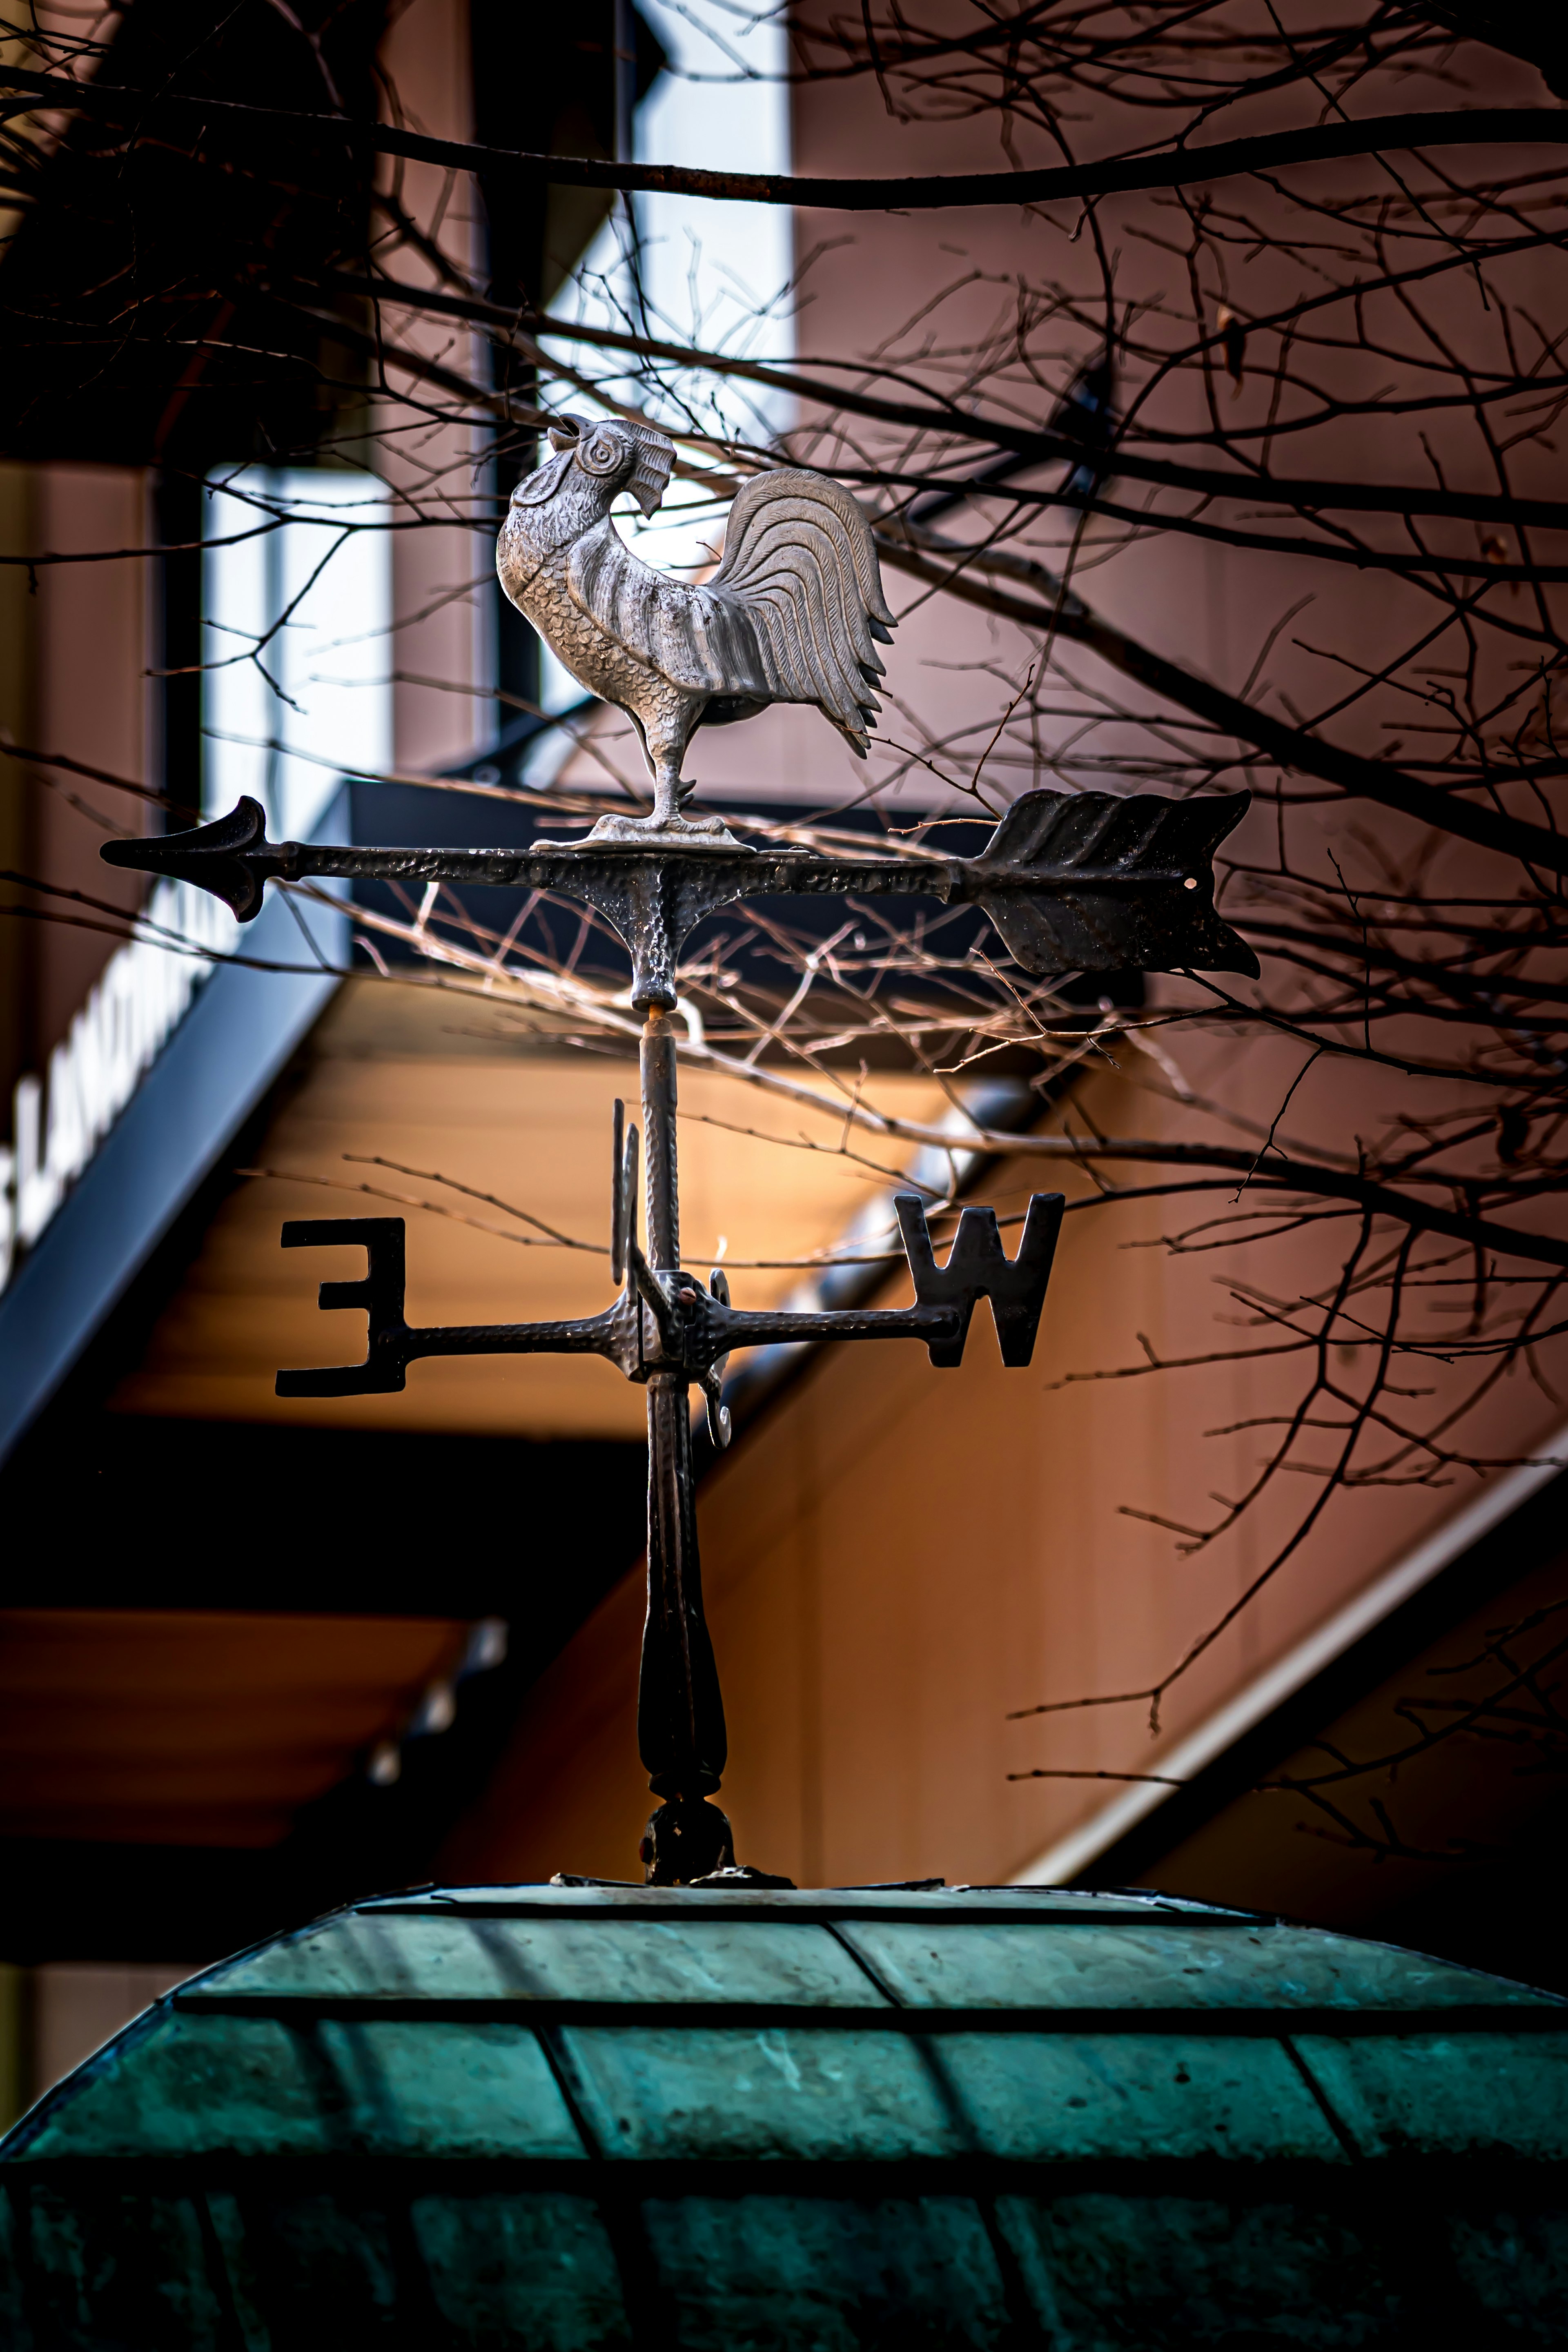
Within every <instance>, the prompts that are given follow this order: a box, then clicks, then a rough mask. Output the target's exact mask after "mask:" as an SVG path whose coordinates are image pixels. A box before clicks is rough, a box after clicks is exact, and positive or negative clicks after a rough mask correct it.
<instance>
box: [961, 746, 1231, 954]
mask: <svg viewBox="0 0 1568 2352" xmlns="http://www.w3.org/2000/svg"><path fill="white" fill-rule="evenodd" d="M1250 799H1251V794H1250V793H1224V794H1218V793H1210V794H1205V795H1202V796H1200V797H1198V798H1195V799H1193V800H1188V801H1173V800H1164V799H1163V798H1160V797H1159V796H1157V795H1156V794H1154V793H1125V794H1124V793H1052V792H1038V793H1025V794H1024V797H1023V798H1022V799H1021V800H1017V801H1015V802H1014V803H1013V805H1012V807H1011V808H1010V809H1009V810H1008V811H1007V814H1005V817H1004V818H1003V819H1002V822H1001V824H999V825H998V826H997V827H996V830H995V832H994V834H993V835H992V836H991V839H990V841H989V842H988V843H987V844H986V845H985V848H984V851H983V852H982V854H981V855H980V856H978V857H976V858H973V859H972V860H969V861H968V862H967V863H966V864H965V865H964V866H963V867H961V868H960V869H959V870H960V871H961V872H962V873H963V897H964V898H966V899H967V900H968V901H969V902H970V904H971V905H973V906H978V907H980V908H983V909H984V912H985V914H986V915H987V916H989V918H990V919H991V921H992V922H993V923H994V925H995V927H996V929H997V930H998V931H1000V933H1001V935H1002V938H1003V940H1004V941H1005V944H1006V947H1007V950H1008V953H1009V954H1010V955H1011V956H1012V957H1013V959H1014V961H1015V962H1016V963H1020V964H1022V965H1023V967H1024V970H1025V971H1032V972H1039V973H1042V974H1043V973H1047V972H1056V971H1138V970H1142V971H1242V972H1247V973H1249V974H1251V975H1253V976H1254V977H1256V975H1257V971H1258V959H1257V957H1256V956H1255V955H1254V954H1253V952H1252V950H1251V949H1250V948H1249V947H1248V946H1247V942H1246V940H1242V939H1240V938H1238V937H1237V933H1236V932H1235V931H1233V930H1232V929H1231V928H1230V926H1229V924H1228V923H1225V922H1222V921H1221V920H1220V919H1219V917H1218V916H1217V915H1216V914H1215V906H1214V873H1213V868H1212V865H1211V860H1212V858H1213V856H1214V853H1215V849H1216V848H1217V847H1218V845H1219V844H1220V843H1221V842H1222V841H1223V840H1224V839H1225V836H1226V834H1227V833H1229V832H1230V831H1231V829H1232V828H1233V826H1235V825H1237V824H1239V823H1240V821H1241V818H1242V816H1243V815H1244V814H1245V813H1246V810H1247V804H1248V803H1249V801H1250Z"/></svg>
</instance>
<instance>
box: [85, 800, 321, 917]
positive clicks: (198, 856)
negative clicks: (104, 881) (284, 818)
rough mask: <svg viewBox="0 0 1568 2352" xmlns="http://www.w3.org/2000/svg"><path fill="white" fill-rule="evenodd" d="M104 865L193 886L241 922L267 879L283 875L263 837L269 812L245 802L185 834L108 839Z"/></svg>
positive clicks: (253, 909)
mask: <svg viewBox="0 0 1568 2352" xmlns="http://www.w3.org/2000/svg"><path fill="white" fill-rule="evenodd" d="M98 854H99V856H100V857H101V858H102V860H103V862H104V864H105V865H106V866H130V867H131V869H132V872H134V873H138V874H171V875H173V876H174V879H175V880H176V881H178V882H194V883H195V886H196V887H197V889H198V890H210V891H211V892H212V895H213V897H214V898H221V899H222V900H223V901H224V903H225V905H226V907H228V908H230V909H231V910H232V912H233V913H234V914H235V915H236V916H237V918H238V919H239V920H240V921H241V922H242V923H248V922H252V921H254V919H255V918H256V917H257V916H258V915H259V914H260V912H261V901H262V898H263V895H264V892H265V887H266V883H267V878H268V875H274V874H280V873H281V872H282V871H283V860H282V857H281V855H280V853H279V850H278V849H277V847H276V846H275V845H273V844H272V843H271V842H269V841H268V838H267V814H266V811H265V810H264V809H263V808H262V806H261V804H260V803H259V802H258V801H253V800H248V799H244V800H241V801H239V802H238V803H237V805H236V806H235V807H233V808H231V809H230V811H229V813H228V814H227V815H226V816H220V817H215V818H214V819H213V821H212V823H211V824H197V825H193V826H192V827H191V828H190V830H189V831H188V832H185V833H165V834H163V835H156V834H154V835H144V836H143V837H142V839H140V840H137V841H106V842H105V843H104V845H103V846H102V848H101V849H100V851H99V853H98Z"/></svg>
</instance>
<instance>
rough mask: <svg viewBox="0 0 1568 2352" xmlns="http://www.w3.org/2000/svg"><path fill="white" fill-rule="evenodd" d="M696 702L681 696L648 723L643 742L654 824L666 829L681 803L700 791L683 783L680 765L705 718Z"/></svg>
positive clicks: (678, 811) (675, 816)
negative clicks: (651, 780) (694, 705)
mask: <svg viewBox="0 0 1568 2352" xmlns="http://www.w3.org/2000/svg"><path fill="white" fill-rule="evenodd" d="M694 699H695V698H690V697H688V696H686V695H682V696H681V697H680V699H679V703H677V704H675V705H674V706H673V707H671V708H667V709H662V710H660V711H658V713H657V715H656V716H655V717H654V718H653V719H651V720H650V721H648V722H647V732H646V735H645V738H644V740H645V742H646V744H647V762H648V765H649V767H650V768H651V769H652V770H653V822H654V824H656V825H661V826H662V825H667V824H670V823H671V822H672V821H673V820H675V819H676V818H679V815H680V812H681V807H682V803H685V802H686V801H689V799H690V798H691V795H692V793H694V792H695V791H696V790H697V787H696V785H695V784H688V783H683V782H681V776H680V769H681V762H682V761H684V759H685V757H686V747H687V745H688V744H689V742H690V740H691V738H692V736H693V734H694V733H695V732H696V728H697V721H698V719H700V717H701V714H702V704H701V703H700V702H698V703H696V707H695V708H693V707H692V703H693V701H694Z"/></svg>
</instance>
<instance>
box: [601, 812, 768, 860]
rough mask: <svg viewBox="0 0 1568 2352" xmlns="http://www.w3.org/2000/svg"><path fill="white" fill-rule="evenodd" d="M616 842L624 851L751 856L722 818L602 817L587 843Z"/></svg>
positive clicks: (748, 849)
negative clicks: (714, 851) (709, 851)
mask: <svg viewBox="0 0 1568 2352" xmlns="http://www.w3.org/2000/svg"><path fill="white" fill-rule="evenodd" d="M596 841H603V842H613V843H615V844H616V845H617V846H619V847H620V848H622V849H718V850H723V851H726V852H730V851H737V850H738V851H740V852H741V853H742V856H748V855H750V844H749V843H747V842H744V841H737V840H736V838H735V836H734V835H733V834H732V833H731V830H730V828H729V826H728V825H727V824H725V823H724V820H723V818H722V817H719V816H680V815H670V816H660V815H658V814H655V815H653V816H602V817H601V818H600V819H599V822H598V824H596V825H595V827H594V830H593V831H592V833H590V834H589V835H587V842H588V843H593V842H596Z"/></svg>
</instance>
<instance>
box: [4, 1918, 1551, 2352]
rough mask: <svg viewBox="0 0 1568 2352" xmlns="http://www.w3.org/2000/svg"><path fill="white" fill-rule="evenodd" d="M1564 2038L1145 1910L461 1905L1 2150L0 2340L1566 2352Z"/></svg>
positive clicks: (198, 2025) (141, 2345) (127, 2052)
mask: <svg viewBox="0 0 1568 2352" xmlns="http://www.w3.org/2000/svg"><path fill="white" fill-rule="evenodd" d="M1565 2157H1568V2004H1565V2003H1563V2002H1562V2001H1560V2000H1556V1999H1554V1998H1553V1997H1552V1996H1551V1995H1549V1994H1545V1993H1540V1992H1532V1991H1531V1990H1528V1989H1527V1988H1525V1987H1522V1986H1519V1985H1513V1984H1508V1983H1504V1982H1502V1981H1500V1980H1499V1979H1495V1978H1490V1977H1484V1976H1479V1975H1476V1974H1474V1973H1473V1972H1471V1971H1468V1970H1466V1969H1459V1968H1455V1967H1452V1966H1450V1965H1448V1964H1447V1963H1446V1962H1443V1961H1437V1960H1431V1959H1424V1958H1419V1957H1418V1956H1416V1955H1415V1954H1412V1953H1408V1952H1401V1951H1394V1950H1390V1949H1388V1948H1385V1947H1383V1946H1379V1945H1374V1944H1365V1943H1359V1942H1355V1941H1353V1940H1351V1939H1349V1938H1346V1937H1338V1936H1331V1935H1325V1934H1321V1933H1317V1932H1315V1931H1312V1930H1309V1929H1304V1928H1299V1927H1288V1926H1282V1925H1278V1924H1275V1923H1273V1922H1271V1921H1268V1920H1266V1919H1259V1918H1255V1917H1253V1916H1249V1915H1247V1914H1242V1913H1237V1912H1227V1911H1216V1910H1209V1909H1205V1908H1203V1907H1202V1906H1197V1905H1189V1904H1182V1903H1178V1902H1173V1901H1168V1900H1165V1899H1163V1898H1154V1897H1148V1898H1144V1897H1138V1896H1131V1895H1079V1894H1075V1893H1072V1892H1067V1893H1054V1892H1047V1891H1044V1890H1037V1889H1024V1888H1002V1889H974V1888H967V1889H963V1888H961V1889H953V1890H950V1891H943V1892H940V1893H910V1892H907V1891H900V1890H897V1889H887V1890H880V1889H879V1890H869V1891H866V1892H852V1893H842V1894H835V1893H827V1894H819V1893H773V1892H761V1891H758V1890H748V1891H745V1892H740V1891H731V1890H728V1889H726V1890H723V1891H717V1890H715V1891H712V1892H709V1891H705V1890H702V1889H698V1888H685V1889H679V1890H671V1891H668V1892H662V1891H657V1890H652V1889H642V1888H636V1889H632V1888H628V1889H624V1890H623V1889H618V1888H597V1887H595V1888H588V1887H573V1886H559V1887H557V1886H547V1887H515V1888H490V1887H487V1888H477V1889H473V1890H468V1891H462V1890H458V1891H455V1892H452V1891H448V1892H446V1893H441V1894H429V1895H416V1896H409V1897H399V1898H393V1899H389V1900H384V1901H380V1902H374V1903H366V1904H362V1905H360V1906H356V1907H355V1908H354V1909H353V1910H349V1911H345V1912H342V1913H339V1914H334V1915H333V1916H331V1917H330V1918H328V1919H325V1920H321V1921H319V1922H317V1923H316V1924H315V1925H314V1926H312V1927H307V1928H305V1929H302V1930H301V1931H300V1932H299V1933H298V1934H295V1935H291V1936H285V1937H279V1938H278V1939H277V1941H275V1942H273V1943H269V1944H267V1945H265V1946H263V1947H261V1948H258V1949H257V1950H255V1951H252V1952H249V1953H247V1954H244V1955H242V1956H241V1957H240V1958H237V1959H235V1960H231V1961H227V1962H226V1963H224V1964H223V1965H222V1966H221V1967H219V1968H216V1969H210V1970H208V1972H207V1973H206V1974H205V1976H201V1977H197V1978H195V1979H192V1980H191V1982H190V1983H188V1984H186V1985H184V1986H183V1987H181V1988H180V1989H179V1990H177V1991H176V1992H174V1994H172V1995H170V1996H168V1997H167V1998H166V1999H165V2000H162V2001H160V2002H159V2003H158V2004H157V2006H156V2007H155V2008H153V2009H152V2010H150V2011H148V2012H147V2013H146V2015H145V2016H144V2017H142V2018H141V2019H139V2020H138V2021H136V2023H135V2024H133V2025H132V2026H130V2027H128V2028H127V2030H126V2031H125V2032H123V2033H122V2034H121V2035H120V2036H119V2037H118V2038H117V2040H115V2041H114V2042H110V2044H109V2045H108V2047H107V2048H106V2049H104V2050H102V2051H100V2053H98V2055H97V2056H95V2057H93V2058H91V2059H89V2061H88V2063H86V2064H85V2065H84V2066H82V2067H80V2068H79V2069H78V2071H77V2073H76V2074H73V2075H71V2076H70V2077H69V2078H68V2081H66V2082H65V2083H63V2084H60V2085H59V2086H58V2089H56V2090H55V2091H53V2092H52V2093H51V2094H50V2095H49V2096H48V2097H47V2099H45V2100H44V2101H43V2102H42V2103H41V2104H40V2105H39V2106H38V2107H37V2108H36V2109H35V2110H34V2112H33V2114H32V2115H31V2116H28V2117H27V2118H26V2120H25V2121H24V2122H23V2123H22V2124H20V2125H18V2126H17V2127H16V2130H15V2131H14V2132H13V2133H12V2134H11V2135H10V2136H9V2137H8V2138H6V2139H5V2141H3V2142H0V2344H4V2346H5V2347H6V2352H11V2347H15V2352H54V2347H65V2346H70V2347H94V2348H95V2352H96V2347H103V2352H109V2347H114V2352H121V2347H125V2348H126V2352H132V2347H134V2352H196V2347H201V2352H208V2347H210V2352H294V2347H310V2346H314V2345H316V2344H326V2343H329V2342H330V2343H331V2344H333V2345H334V2346H341V2347H346V2352H360V2347H369V2346H379V2345H387V2346H404V2345H406V2346H408V2347H414V2346H418V2347H420V2352H443V2347H476V2352H477V2347H486V2352H512V2347H518V2348H519V2352H521V2347H530V2352H534V2347H538V2352H545V2347H549V2352H591V2348H592V2352H596V2347H612V2346H614V2347H621V2346H626V2347H636V2346H657V2347H664V2346H671V2345H680V2346H685V2347H694V2352H695V2347H701V2352H709V2347H712V2352H720V2347H722V2352H752V2347H756V2352H763V2347H769V2352H772V2347H778V2352H784V2347H790V2352H795V2347H800V2352H806V2347H810V2352H817V2347H822V2352H839V2347H846V2348H847V2347H852V2346H853V2347H858V2346H869V2345H875V2346H878V2347H889V2352H891V2347H898V2352H903V2347H926V2346H930V2347H938V2346H941V2347H971V2346H973V2347H997V2352H1002V2347H1013V2346H1020V2345H1035V2344H1048V2345H1050V2346H1052V2347H1059V2348H1061V2352H1100V2347H1140V2352H1142V2347H1164V2346H1181V2347H1186V2346H1193V2347H1197V2346H1200V2345H1202V2346H1209V2345H1232V2346H1242V2345H1247V2346H1256V2345H1262V2344H1274V2343H1279V2344H1282V2345H1290V2346H1302V2347H1307V2346H1330V2345H1333V2346H1339V2345H1344V2346H1352V2345H1353V2346H1356V2347H1378V2346H1384V2345H1388V2346H1393V2345H1396V2344H1397V2345H1401V2346H1405V2345H1409V2344H1412V2343H1414V2342H1415V2341H1416V2340H1417V2339H1419V2340H1420V2341H1421V2342H1422V2343H1423V2344H1428V2343H1438V2342H1441V2341H1444V2340H1454V2341H1464V2342H1466V2343H1467V2344H1474V2345H1478V2346H1479V2345H1490V2344H1492V2343H1502V2342H1507V2343H1509V2344H1521V2345H1560V2344H1563V2343H1568V2179H1565V2177H1564V2162H1563V2159H1564V2158H1565Z"/></svg>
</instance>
